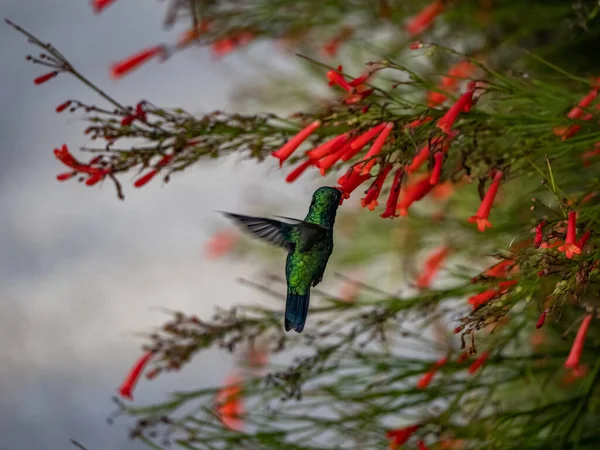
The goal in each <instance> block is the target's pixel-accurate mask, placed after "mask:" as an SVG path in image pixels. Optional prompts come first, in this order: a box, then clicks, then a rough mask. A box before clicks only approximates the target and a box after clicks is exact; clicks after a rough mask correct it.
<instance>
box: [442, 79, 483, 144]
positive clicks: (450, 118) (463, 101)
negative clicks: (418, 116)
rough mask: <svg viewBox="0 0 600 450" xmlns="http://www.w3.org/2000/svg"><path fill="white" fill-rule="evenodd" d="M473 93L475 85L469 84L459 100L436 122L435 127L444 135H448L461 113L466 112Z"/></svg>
mask: <svg viewBox="0 0 600 450" xmlns="http://www.w3.org/2000/svg"><path fill="white" fill-rule="evenodd" d="M473 92H475V83H469V84H468V86H467V91H466V92H465V93H464V94H463V95H461V96H460V97H459V99H458V100H457V101H456V103H454V105H452V106H451V107H450V109H448V111H446V114H444V115H443V116H442V117H441V118H440V120H438V122H437V125H436V126H437V127H438V128H439V129H440V130H442V131H443V132H444V133H446V134H449V133H450V129H451V128H452V126H453V125H454V122H456V119H458V115H459V114H460V113H461V112H468V111H469V110H470V109H471V106H472V104H473Z"/></svg>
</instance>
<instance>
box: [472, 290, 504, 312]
mask: <svg viewBox="0 0 600 450" xmlns="http://www.w3.org/2000/svg"><path fill="white" fill-rule="evenodd" d="M498 294H499V292H498V290H496V289H489V290H487V291H484V292H480V293H479V294H475V295H472V296H471V297H469V299H468V300H467V302H468V303H469V305H471V306H472V307H473V309H477V308H479V307H480V306H481V305H484V304H486V303H487V302H489V301H490V300H492V299H493V298H495V297H496V296H497V295H498Z"/></svg>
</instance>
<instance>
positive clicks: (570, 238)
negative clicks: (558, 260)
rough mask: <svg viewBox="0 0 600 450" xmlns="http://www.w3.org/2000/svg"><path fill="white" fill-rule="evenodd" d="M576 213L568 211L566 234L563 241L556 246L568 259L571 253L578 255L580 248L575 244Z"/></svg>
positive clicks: (571, 255)
mask: <svg viewBox="0 0 600 450" xmlns="http://www.w3.org/2000/svg"><path fill="white" fill-rule="evenodd" d="M576 239H577V213H576V212H575V211H569V221H568V224H567V236H566V239H565V243H564V244H563V245H561V246H560V247H558V250H559V251H561V252H565V256H566V257H567V258H569V259H571V258H572V257H573V255H579V254H580V253H581V249H580V248H579V247H578V246H577V243H576Z"/></svg>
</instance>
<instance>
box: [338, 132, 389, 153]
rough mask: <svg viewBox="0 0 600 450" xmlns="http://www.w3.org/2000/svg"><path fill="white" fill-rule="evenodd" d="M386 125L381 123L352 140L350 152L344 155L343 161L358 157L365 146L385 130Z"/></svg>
mask: <svg viewBox="0 0 600 450" xmlns="http://www.w3.org/2000/svg"><path fill="white" fill-rule="evenodd" d="M386 125H387V124H386V123H380V124H379V125H376V126H374V127H373V128H370V129H369V130H367V131H365V132H364V133H363V134H361V135H360V136H358V137H357V138H355V139H354V140H352V142H351V143H350V146H349V149H348V152H347V153H346V154H344V156H343V157H342V160H343V161H348V160H350V159H352V158H353V157H354V156H356V154H357V153H358V152H360V151H361V150H362V148H363V147H364V146H365V145H367V144H368V143H369V142H370V141H372V140H373V139H375V136H377V135H378V134H380V133H381V132H382V131H383V130H384V128H385V127H386Z"/></svg>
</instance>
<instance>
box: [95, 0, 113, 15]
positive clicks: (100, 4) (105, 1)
mask: <svg viewBox="0 0 600 450" xmlns="http://www.w3.org/2000/svg"><path fill="white" fill-rule="evenodd" d="M115 1H116V0H92V8H94V13H96V14H98V13H100V12H101V11H102V10H103V9H104V8H106V7H107V6H110V5H112V4H113V3H114V2H115Z"/></svg>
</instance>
